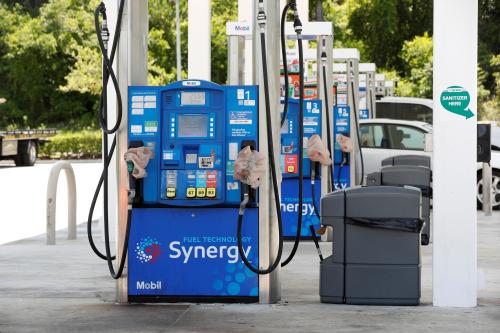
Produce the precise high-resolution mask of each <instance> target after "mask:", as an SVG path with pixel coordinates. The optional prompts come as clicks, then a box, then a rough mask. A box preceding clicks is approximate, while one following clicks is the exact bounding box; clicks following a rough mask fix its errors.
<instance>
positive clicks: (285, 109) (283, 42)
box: [280, 1, 296, 127]
mask: <svg viewBox="0 0 500 333" xmlns="http://www.w3.org/2000/svg"><path fill="white" fill-rule="evenodd" d="M295 6H296V4H295V1H291V2H289V3H287V4H286V6H285V8H283V11H282V12H281V36H280V37H281V59H282V60H281V61H282V64H283V74H284V76H285V101H284V105H283V115H282V116H281V122H280V124H281V127H283V125H284V124H285V121H286V116H287V113H288V101H289V99H290V97H289V96H288V92H289V90H290V80H289V78H288V62H287V57H286V35H285V25H286V16H287V14H288V10H289V9H290V8H294V9H295Z"/></svg>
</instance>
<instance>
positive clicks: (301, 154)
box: [281, 18, 304, 267]
mask: <svg viewBox="0 0 500 333" xmlns="http://www.w3.org/2000/svg"><path fill="white" fill-rule="evenodd" d="M296 20H297V18H296ZM299 22H300V21H299ZM300 25H301V24H300ZM297 39H298V44H299V93H300V97H299V158H298V159H299V161H298V162H299V186H298V191H299V209H298V212H297V214H298V216H297V232H296V234H295V241H294V242H293V247H292V252H290V255H289V256H288V258H287V259H286V260H285V261H283V263H282V264H281V266H282V267H284V266H286V265H288V263H289V262H290V261H292V259H293V257H294V256H295V253H296V252H297V249H298V247H299V244H300V234H301V232H302V206H303V204H304V189H303V187H304V49H303V45H302V35H298V36H297Z"/></svg>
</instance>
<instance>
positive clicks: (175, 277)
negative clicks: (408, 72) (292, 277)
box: [88, 0, 320, 302]
mask: <svg viewBox="0 0 500 333" xmlns="http://www.w3.org/2000/svg"><path fill="white" fill-rule="evenodd" d="M288 7H289V8H294V13H295V26H296V30H297V34H298V36H299V37H300V31H301V24H300V20H299V19H298V15H297V12H296V6H295V2H294V1H291V2H290V6H288ZM259 9H260V10H259V15H258V21H259V25H260V27H261V43H262V57H263V72H264V88H265V89H264V91H265V101H266V123H267V124H266V125H267V126H266V128H267V130H268V137H269V140H268V150H269V152H270V160H269V164H270V171H271V174H272V180H273V186H272V188H273V190H274V191H275V197H276V205H277V206H278V207H277V208H279V194H278V195H276V193H278V192H277V177H276V163H275V162H274V153H273V149H274V148H273V147H272V142H273V140H272V132H271V130H270V128H271V126H270V119H271V110H270V100H269V94H268V89H269V87H268V81H267V66H266V51H265V33H264V28H263V27H264V26H265V21H266V17H265V13H264V12H263V3H262V1H259ZM123 11H124V1H123V0H122V1H121V2H120V6H119V13H118V21H117V24H116V28H117V29H116V30H117V31H120V28H121V20H122V14H123ZM100 16H101V17H102V22H100V21H99V17H100ZM95 24H96V32H97V36H98V40H99V45H100V48H101V51H102V55H103V69H104V75H103V92H102V96H101V100H100V107H99V110H100V123H101V127H102V130H103V134H114V133H115V132H116V131H117V129H118V128H119V127H120V124H121V118H122V109H123V106H122V104H121V97H120V96H121V93H120V89H119V86H118V82H117V80H116V76H115V74H114V71H113V68H112V64H113V59H114V55H115V52H116V48H117V42H118V40H119V35H118V36H115V39H114V43H113V46H112V48H111V52H110V56H108V48H107V41H108V39H109V32H108V29H107V19H106V10H105V6H104V4H102V3H101V5H100V6H99V7H98V8H97V10H96V12H95ZM99 24H101V26H99ZM299 49H300V55H301V57H302V43H301V39H299ZM302 73H303V68H302ZM110 78H111V80H112V83H113V86H114V87H115V90H116V94H117V96H118V101H117V104H118V114H117V119H118V120H117V122H116V123H115V125H114V126H113V127H112V128H111V129H109V128H108V124H107V121H106V120H107V119H106V117H107V110H106V104H107V100H106V97H107V96H106V87H107V85H108V80H109V79H110ZM301 90H302V91H303V74H302V75H301ZM258 98H259V96H258V88H257V87H256V86H226V87H222V86H219V85H217V84H215V83H212V82H207V81H200V80H186V81H180V82H175V83H172V84H170V85H168V86H164V87H149V86H141V87H129V91H128V99H129V100H128V124H127V129H128V145H129V147H130V148H134V149H145V150H147V151H148V153H152V154H150V155H149V157H148V158H150V160H149V161H148V163H147V166H145V170H143V171H145V175H146V177H144V178H139V177H136V176H135V175H134V165H133V164H130V163H129V162H128V163H129V165H128V166H129V173H130V175H129V179H130V184H129V204H128V219H127V225H126V235H125V241H124V244H122V251H121V256H120V264H119V267H118V269H117V270H115V267H114V265H113V260H114V259H116V257H115V256H112V255H111V251H110V241H109V228H108V198H107V194H108V167H109V164H110V160H111V158H112V155H113V153H114V150H115V146H116V137H115V138H114V139H113V142H112V144H111V147H108V139H107V135H104V140H103V142H104V154H103V155H104V158H103V159H104V165H103V173H102V175H101V178H100V180H99V183H98V186H97V189H96V192H95V195H94V198H93V201H92V205H91V209H90V212H89V219H88V237H89V242H90V245H91V247H92V249H93V251H94V252H95V253H96V254H97V255H98V256H99V257H100V258H101V259H104V260H106V261H107V262H108V267H109V269H110V273H111V276H112V277H113V278H114V279H118V278H120V277H121V275H122V273H123V271H124V267H125V263H126V262H128V300H129V301H130V302H157V301H161V302H164V301H165V302H175V301H193V302H195V301H223V302H233V301H235V302H255V301H258V295H259V285H258V281H259V279H258V274H268V273H270V272H272V271H273V270H274V269H275V268H276V267H277V266H278V265H281V266H285V265H286V264H288V263H289V262H290V261H291V260H292V258H293V257H294V255H295V253H296V250H297V248H298V244H299V240H300V238H299V237H298V236H299V234H300V230H301V222H302V211H301V210H299V212H298V214H297V215H298V218H297V232H296V235H297V237H296V241H295V243H294V247H293V249H292V252H291V254H290V255H289V256H288V257H287V259H286V260H284V262H281V253H282V249H283V238H282V237H283V233H282V220H281V214H279V213H278V226H279V230H280V232H279V237H280V242H279V248H278V256H277V258H276V259H275V262H274V263H272V264H271V265H270V266H269V267H268V268H267V269H260V268H256V267H259V262H258V261H259V243H258V241H259V240H258V239H259V220H258V219H259V207H258V205H257V200H258V190H255V189H250V187H249V186H248V185H246V184H243V183H241V182H239V181H236V180H235V178H234V171H235V163H236V160H237V158H238V155H239V153H240V152H241V151H242V150H243V148H245V147H250V149H256V148H257V147H258V129H259V124H258V104H259V103H258ZM298 105H299V107H298V119H303V118H304V115H303V112H304V108H305V106H304V100H303V98H301V99H300V100H299V102H298ZM313 106H314V107H313ZM318 107H319V108H320V106H318V105H312V104H311V105H307V110H308V112H311V113H319V111H318ZM295 109H296V108H295ZM292 113H293V111H292ZM294 121H295V120H294ZM303 138H304V129H303V123H302V122H298V143H297V146H298V156H303V146H304V145H303ZM302 164H303V159H302V158H300V159H298V167H297V170H298V173H299V178H298V180H299V206H301V205H302V200H303V199H302V187H303V184H302V182H303V167H302ZM293 171H295V170H293ZM101 187H103V190H104V191H103V193H104V231H105V245H106V252H105V254H102V253H101V252H100V251H99V250H98V249H97V247H96V245H95V243H94V241H93V238H92V215H93V211H94V208H95V204H96V201H97V197H98V194H99V192H100V190H101ZM277 211H278V212H279V209H278V210H277ZM243 216H244V217H245V223H244V224H243ZM236 217H238V223H237V226H235V225H234V223H235V221H236ZM235 229H236V236H235ZM127 260H128V261H127Z"/></svg>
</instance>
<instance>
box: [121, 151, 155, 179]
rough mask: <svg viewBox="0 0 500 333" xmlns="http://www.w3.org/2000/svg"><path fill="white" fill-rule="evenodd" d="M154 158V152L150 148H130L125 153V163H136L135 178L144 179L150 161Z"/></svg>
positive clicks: (133, 174)
mask: <svg viewBox="0 0 500 333" xmlns="http://www.w3.org/2000/svg"><path fill="white" fill-rule="evenodd" d="M151 157H153V152H152V151H151V149H149V148H148V147H139V148H129V149H128V150H127V152H126V153H125V161H127V162H132V163H134V171H132V176H133V177H134V178H137V179H139V178H144V177H145V176H146V167H147V166H148V163H149V160H150V159H151Z"/></svg>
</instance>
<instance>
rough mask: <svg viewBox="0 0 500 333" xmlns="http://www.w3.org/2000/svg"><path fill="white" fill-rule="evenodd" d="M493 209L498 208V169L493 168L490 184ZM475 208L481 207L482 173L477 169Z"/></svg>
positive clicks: (499, 204)
mask: <svg viewBox="0 0 500 333" xmlns="http://www.w3.org/2000/svg"><path fill="white" fill-rule="evenodd" d="M491 190H492V192H493V193H492V194H491V195H492V197H491V201H492V206H493V209H495V210H498V209H500V171H498V170H493V180H492V184H491ZM477 208H478V209H482V208H483V175H482V172H481V171H479V172H478V174H477Z"/></svg>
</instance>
